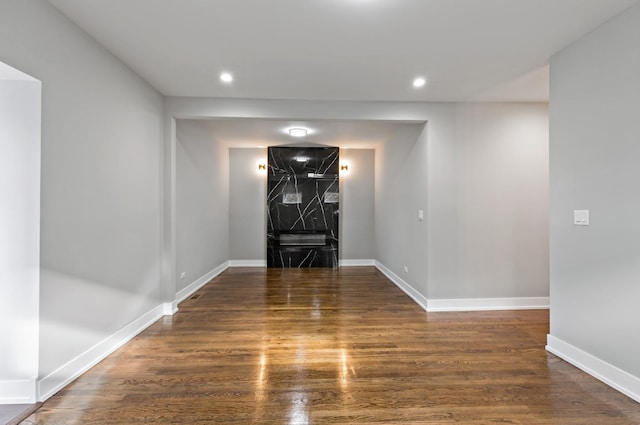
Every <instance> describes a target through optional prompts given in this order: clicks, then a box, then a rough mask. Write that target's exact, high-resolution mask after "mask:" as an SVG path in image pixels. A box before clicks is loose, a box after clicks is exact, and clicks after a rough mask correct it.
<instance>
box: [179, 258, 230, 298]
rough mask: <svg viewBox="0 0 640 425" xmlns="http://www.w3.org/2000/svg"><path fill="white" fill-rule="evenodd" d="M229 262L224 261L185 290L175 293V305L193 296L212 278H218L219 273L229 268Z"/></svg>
mask: <svg viewBox="0 0 640 425" xmlns="http://www.w3.org/2000/svg"><path fill="white" fill-rule="evenodd" d="M230 262H231V261H225V262H224V263H222V264H220V265H219V266H218V267H216V268H215V269H213V270H211V271H210V272H209V273H207V274H205V275H204V276H201V277H200V278H198V279H196V281H195V282H193V283H190V284H189V285H188V286H187V287H186V288H184V289H181V290H179V291H178V292H177V293H176V301H175V302H176V304H179V303H181V302H182V301H184V300H186V299H187V298H189V296H191V294H193V293H194V292H196V291H197V290H198V289H200V288H202V287H203V286H204V285H206V284H207V283H209V281H210V280H211V279H213V278H214V277H216V276H218V275H219V274H220V273H222V272H223V271H225V270H226V269H227V268H228V267H229V263H230Z"/></svg>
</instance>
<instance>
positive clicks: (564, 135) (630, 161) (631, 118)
mask: <svg viewBox="0 0 640 425" xmlns="http://www.w3.org/2000/svg"><path fill="white" fill-rule="evenodd" d="M638 40H640V5H639V6H635V7H633V8H631V9H629V10H628V11H626V12H625V13H623V14H622V15H620V16H619V17H617V18H615V19H613V20H612V21H610V22H608V23H607V24H605V25H604V26H602V27H600V28H599V29H597V30H595V31H594V32H592V33H591V34H589V35H587V36H586V37H584V38H582V39H580V40H578V41H577V42H576V43H574V44H573V45H571V46H569V47H568V48H566V49H565V50H563V51H561V52H560V53H558V54H557V55H555V56H554V57H553V58H552V61H551V102H550V128H551V149H550V159H551V336H552V337H553V338H555V340H556V341H559V342H564V343H567V344H570V345H571V346H573V347H574V348H576V349H578V350H579V352H581V353H582V356H583V357H588V356H594V357H595V358H596V359H599V361H600V363H601V365H610V366H613V367H615V368H618V370H621V371H623V372H625V373H627V374H629V376H627V378H625V380H627V382H628V385H626V384H625V385H626V387H627V390H629V391H627V393H628V394H630V393H632V392H633V393H635V398H636V400H639V401H640V338H639V337H638V335H640V320H638V301H639V300H640V285H639V284H638V282H639V281H640V226H638V216H639V215H640V197H639V196H638V182H639V181H640V166H639V164H640V143H639V142H640V120H638V111H640V54H639V52H640V50H639V49H638ZM578 209H588V210H590V212H591V225H590V226H588V227H586V226H585V227H582V226H575V225H573V210H578ZM554 345H555V344H554ZM556 348H557V347H556ZM585 355H586V356H585ZM581 360H584V358H583V359H581ZM614 372H615V371H614ZM615 373H617V372H615Z"/></svg>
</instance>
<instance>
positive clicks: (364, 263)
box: [339, 259, 376, 267]
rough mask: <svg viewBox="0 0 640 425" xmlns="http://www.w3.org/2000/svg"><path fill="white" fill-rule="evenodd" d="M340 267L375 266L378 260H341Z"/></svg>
mask: <svg viewBox="0 0 640 425" xmlns="http://www.w3.org/2000/svg"><path fill="white" fill-rule="evenodd" d="M339 265H340V267H343V266H344V267H364V266H375V265H376V260H366V259H365V260H340V262H339Z"/></svg>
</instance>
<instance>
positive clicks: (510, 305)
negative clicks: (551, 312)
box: [375, 261, 549, 313]
mask: <svg viewBox="0 0 640 425" xmlns="http://www.w3.org/2000/svg"><path fill="white" fill-rule="evenodd" d="M375 266H376V268H377V269H378V270H380V271H381V272H382V274H384V275H385V276H386V277H387V278H389V280H390V281H391V282H393V283H394V284H395V285H396V286H397V287H398V288H400V289H402V290H403V291H404V292H405V293H406V294H407V295H408V296H409V297H411V298H412V299H413V300H414V301H415V302H416V303H418V305H419V306H420V307H422V309H423V310H424V311H427V312H430V313H432V312H440V311H484V310H535V309H547V308H549V297H520V298H461V299H428V298H427V297H425V296H424V295H422V294H421V293H420V292H419V291H418V290H417V289H415V288H414V287H413V286H411V285H410V284H409V283H407V282H405V281H404V280H402V279H401V278H400V277H399V276H398V275H397V274H395V273H393V272H392V271H391V270H389V268H388V267H386V266H385V265H384V264H382V263H380V262H379V261H376V262H375Z"/></svg>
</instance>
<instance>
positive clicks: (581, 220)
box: [573, 210, 589, 226]
mask: <svg viewBox="0 0 640 425" xmlns="http://www.w3.org/2000/svg"><path fill="white" fill-rule="evenodd" d="M573 224H575V225H576V226H588V225H589V210H574V211H573Z"/></svg>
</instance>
